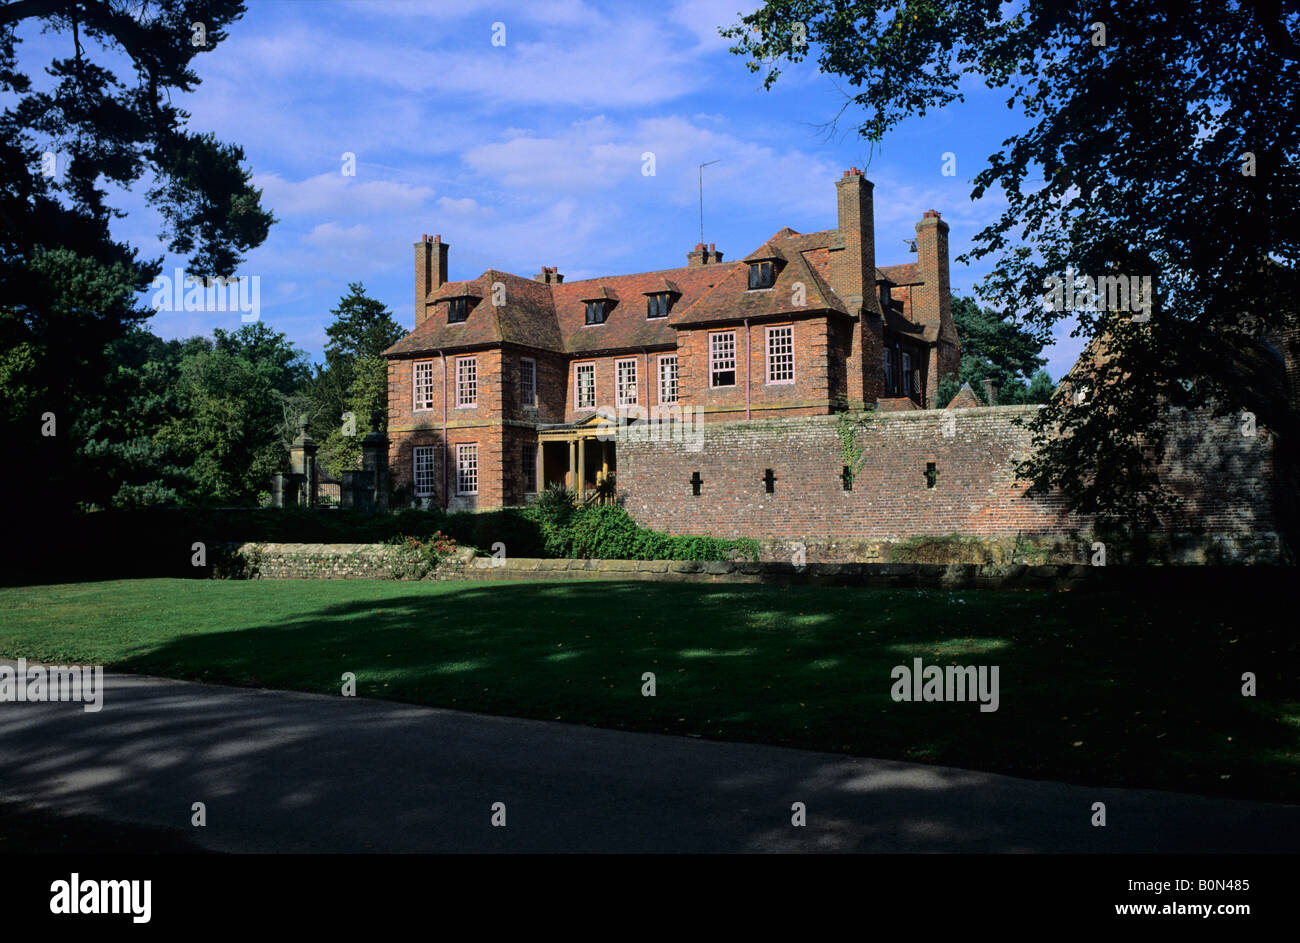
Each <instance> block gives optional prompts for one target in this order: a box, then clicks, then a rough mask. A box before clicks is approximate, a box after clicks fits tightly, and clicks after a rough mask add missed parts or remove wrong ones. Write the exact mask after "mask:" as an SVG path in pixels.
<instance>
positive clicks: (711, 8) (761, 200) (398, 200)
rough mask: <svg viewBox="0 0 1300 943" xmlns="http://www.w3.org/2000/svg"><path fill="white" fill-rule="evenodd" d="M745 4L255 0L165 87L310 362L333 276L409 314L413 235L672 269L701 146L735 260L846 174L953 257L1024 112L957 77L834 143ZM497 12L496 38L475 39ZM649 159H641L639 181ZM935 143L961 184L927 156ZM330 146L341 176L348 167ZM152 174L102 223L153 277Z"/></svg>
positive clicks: (711, 209)
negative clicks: (268, 224) (917, 105)
mask: <svg viewBox="0 0 1300 943" xmlns="http://www.w3.org/2000/svg"><path fill="white" fill-rule="evenodd" d="M755 5H756V4H754V3H746V2H744V0H687V2H682V3H678V4H675V5H671V4H670V5H659V4H643V3H587V2H582V0H553V2H546V0H531V2H522V3H502V2H492V3H481V2H477V0H460V2H456V3H449V2H435V3H428V2H424V0H363V2H349V0H252V2H251V3H250V4H249V7H250V9H249V10H248V12H247V13H246V14H245V16H244V17H243V18H242V19H241V20H239V21H237V22H236V23H235V24H234V25H233V26H231V27H230V29H229V34H230V35H229V38H228V39H227V40H226V41H224V42H223V43H222V44H221V45H220V46H218V47H217V48H216V49H214V50H213V51H212V52H211V53H208V54H206V55H202V56H199V57H197V58H196V60H195V68H196V70H197V71H198V73H199V75H200V77H201V78H202V80H203V82H202V85H201V86H200V87H199V88H198V89H197V90H196V91H195V92H194V93H193V94H190V95H184V96H179V97H176V98H174V99H173V100H174V101H176V102H177V103H178V104H180V105H182V107H184V108H186V109H187V110H188V111H189V112H190V113H191V115H192V117H191V119H190V126H191V127H192V128H193V129H195V130H199V131H213V132H215V133H216V134H217V135H218V137H219V138H220V139H222V140H224V141H228V142H233V143H238V144H240V145H242V146H243V148H244V150H245V153H246V156H247V159H248V165H249V167H250V168H251V170H252V172H253V175H254V181H255V183H256V185H257V186H259V187H261V188H262V190H263V197H264V199H263V203H264V205H266V206H267V207H269V208H270V209H271V210H272V211H273V212H274V213H275V215H276V217H277V218H278V219H279V222H278V223H277V224H276V225H275V226H274V227H273V228H272V230H271V234H270V237H269V238H268V239H267V241H266V242H265V243H264V244H263V245H262V246H261V247H259V248H258V249H256V250H254V251H253V252H251V253H249V255H248V257H247V259H246V260H245V262H244V264H243V265H242V266H240V268H239V270H238V274H241V275H258V276H260V278H261V306H262V316H261V317H262V320H263V321H264V322H266V323H267V324H268V325H270V326H271V327H273V328H275V329H276V330H279V331H283V332H284V333H285V334H287V335H288V336H289V337H290V339H292V340H293V341H294V342H295V343H296V344H298V345H299V346H300V347H302V348H303V349H304V350H306V351H307V352H308V354H309V355H310V356H311V357H312V358H313V359H317V360H318V359H321V348H322V346H323V344H324V341H325V333H324V331H325V327H326V325H327V324H328V323H329V322H330V320H331V316H330V314H329V309H330V308H332V307H334V305H335V304H336V303H337V301H338V299H339V297H340V295H342V294H343V293H344V292H345V291H346V287H347V283H348V282H350V281H361V282H363V283H364V284H365V286H366V289H367V291H368V293H369V294H371V295H372V296H374V297H376V298H379V299H380V300H382V301H383V302H384V303H385V304H387V305H388V306H389V307H390V308H391V309H392V310H393V313H394V315H395V316H396V317H397V319H398V321H399V322H401V323H402V324H404V325H406V326H408V327H410V326H411V325H412V324H413V320H414V314H413V296H412V292H413V284H412V278H413V262H412V243H414V242H416V241H418V240H419V238H420V236H421V234H423V233H429V234H434V233H440V234H441V235H442V238H443V241H444V242H447V243H449V244H450V246H451V249H450V268H451V277H452V278H453V279H462V278H470V277H473V276H476V275H478V274H479V273H480V272H482V271H483V270H484V269H486V268H488V267H493V268H500V269H504V270H507V271H512V272H516V273H518V274H520V275H525V276H531V275H533V274H534V273H536V272H538V271H539V270H540V267H541V266H543V265H554V266H557V267H558V268H559V270H560V272H561V273H563V274H564V275H565V277H566V278H569V279H577V278H582V277H589V276H593V275H600V274H611V275H612V274H620V273H625V272H634V271H646V270H653V269H659V268H670V267H674V266H678V265H683V264H685V260H686V253H687V252H688V251H689V250H690V249H691V248H692V247H693V246H694V245H695V243H696V242H698V241H699V225H700V223H699V202H698V201H699V194H698V176H697V169H696V168H697V165H698V164H700V163H702V162H704V161H711V160H716V161H718V163H716V164H714V165H712V166H710V167H708V168H706V169H705V172H704V173H705V190H704V229H705V232H704V235H705V241H706V242H713V243H716V245H717V247H718V248H719V249H720V250H721V251H723V252H724V253H725V257H726V258H729V259H730V258H739V257H743V256H744V255H745V254H747V253H748V252H750V251H751V250H752V249H754V248H757V247H758V246H759V245H760V244H761V243H762V242H763V240H765V239H766V238H767V237H768V236H770V235H771V234H772V233H774V232H775V231H776V230H778V229H780V228H781V227H782V226H791V227H792V228H794V229H796V230H799V231H801V232H810V231H813V230H818V229H825V228H828V227H832V226H834V225H835V190H834V181H835V178H836V177H837V176H839V174H840V173H841V171H842V170H844V169H845V168H848V167H850V166H858V167H862V168H864V169H865V170H866V173H867V176H868V177H869V178H870V179H871V180H872V181H873V182H874V183H875V214H876V245H877V264H879V265H890V264H897V263H901V262H907V261H910V260H911V259H912V258H914V256H913V255H911V254H910V253H909V251H908V249H907V246H906V245H905V244H904V241H903V240H904V239H907V238H911V237H912V236H913V234H914V232H913V224H914V223H915V222H916V221H917V220H918V219H920V218H921V214H922V212H923V211H925V210H927V209H936V210H938V211H939V212H940V213H941V214H942V216H943V218H944V219H945V220H946V221H947V222H948V223H949V225H950V226H951V234H950V238H951V249H952V257H953V258H954V259H955V258H956V256H958V255H959V254H961V253H962V252H963V251H965V250H966V249H967V248H968V247H969V245H970V240H971V237H972V236H973V235H974V234H975V233H976V232H977V231H978V230H979V229H980V228H982V227H983V226H984V225H986V224H987V223H988V222H990V221H991V220H992V219H994V218H995V217H996V215H997V214H998V213H999V212H1000V211H1001V210H1002V208H1003V207H1004V205H1005V204H1004V201H1003V199H1001V198H1000V196H999V194H997V193H990V194H988V195H986V196H985V198H984V199H982V200H981V201H979V202H972V201H971V199H970V191H971V185H970V181H971V179H972V178H973V177H974V175H975V174H976V173H977V172H978V171H979V170H980V169H981V168H982V166H983V165H984V161H985V159H986V158H987V157H988V156H989V155H990V154H992V153H993V152H994V151H995V150H997V148H998V146H999V145H1000V143H1001V141H1002V140H1003V139H1004V138H1006V137H1007V136H1008V135H1009V134H1010V133H1013V132H1014V131H1016V130H1018V128H1019V125H1018V123H1017V122H1018V121H1021V120H1023V119H1020V118H1018V116H1017V115H1016V113H1014V112H1012V111H1009V110H1008V109H1007V107H1006V104H1005V98H1006V95H1005V93H1004V92H990V91H989V90H987V89H985V88H984V87H983V85H982V84H981V83H979V82H978V81H971V82H968V83H965V84H964V86H963V91H965V92H966V95H967V100H966V102H965V103H959V104H954V105H952V106H950V107H948V108H945V109H942V110H938V111H932V112H930V113H929V114H927V115H926V116H925V117H924V118H916V119H912V120H909V121H908V122H906V123H904V124H903V125H901V126H900V127H898V128H897V129H895V130H894V131H893V132H892V133H891V134H890V135H889V136H888V137H887V138H886V140H885V141H884V142H883V144H882V145H878V146H876V147H875V148H874V152H873V148H872V147H871V146H870V145H869V144H868V143H867V142H865V141H863V140H862V139H860V138H858V137H857V136H856V135H855V134H854V133H853V131H852V126H853V124H854V113H853V111H852V110H850V111H849V112H846V113H845V115H844V116H843V119H842V121H841V127H840V129H839V132H838V133H837V134H835V135H833V136H831V137H830V138H829V139H828V137H827V134H826V131H825V129H824V128H823V127H820V125H822V124H823V123H824V122H826V121H828V120H829V119H831V118H833V117H834V116H835V115H836V114H837V112H839V110H840V108H841V105H842V103H843V100H844V99H843V95H842V94H841V92H840V91H839V90H838V89H837V87H836V82H835V81H834V80H833V79H832V78H831V77H828V76H825V75H821V74H820V73H818V72H817V71H816V67H815V64H813V63H811V62H805V63H803V64H800V65H797V66H788V65H787V67H786V68H785V69H784V72H783V75H782V77H781V79H780V80H779V81H778V82H777V84H776V86H775V87H774V89H773V90H772V91H771V92H765V91H763V89H762V87H761V79H760V76H759V75H756V74H753V73H751V72H749V71H748V69H746V67H745V63H744V60H743V59H742V58H741V57H739V56H735V55H732V54H731V53H729V52H728V51H727V47H728V45H729V41H728V40H725V39H723V38H722V37H720V36H719V35H718V33H717V28H718V26H720V25H727V24H730V23H733V22H735V21H737V20H738V19H739V15H740V13H739V11H740V10H742V9H744V10H748V9H751V8H752V7H753V6H755ZM495 23H501V24H504V26H505V44H504V45H501V46H494V45H493V43H492V36H493V25H494V24H495ZM20 35H22V36H23V37H24V38H25V39H26V40H28V41H27V42H25V43H24V45H23V46H22V47H20V52H19V56H20V60H19V61H20V63H22V64H23V65H25V66H26V68H27V70H28V72H29V74H30V73H33V72H35V71H36V69H35V68H34V66H35V64H36V63H37V62H41V63H45V62H48V61H49V58H50V56H52V55H67V54H69V53H68V50H67V48H66V47H68V46H70V41H69V40H66V39H60V37H58V36H55V35H49V36H41V35H38V34H36V33H35V31H33V30H27V31H25V32H24V33H21V34H20ZM41 57H43V58H41ZM814 58H815V57H814ZM125 74H129V73H125ZM34 77H35V76H34ZM647 151H649V152H653V153H654V155H655V170H656V172H655V175H654V176H645V175H644V174H643V173H642V166H643V161H642V155H643V154H644V153H645V152H647ZM949 151H950V152H952V153H953V154H955V155H956V165H957V167H956V169H957V173H956V176H944V175H943V174H942V172H941V170H942V155H943V154H944V153H945V152H949ZM344 153H352V154H355V155H356V175H355V176H351V177H349V176H344V174H343V173H342V167H343V155H344ZM146 183H147V182H146ZM146 188H147V186H144V185H142V186H140V187H138V188H137V189H138V193H134V194H125V195H122V197H121V198H120V199H119V200H118V201H117V203H118V205H120V206H121V207H123V208H124V209H126V210H128V216H127V217H126V218H125V219H123V220H120V221H119V222H118V223H117V224H116V230H117V233H118V235H119V236H122V237H125V238H127V239H129V240H130V241H131V242H132V243H133V244H135V245H137V246H139V247H140V248H141V250H142V253H143V254H145V255H147V256H164V257H165V265H166V268H165V271H167V272H170V271H171V269H172V267H173V266H178V265H182V264H183V260H182V259H179V258H175V257H172V256H170V255H168V254H167V253H166V249H165V246H164V245H163V244H162V243H161V242H160V241H159V239H158V232H159V228H160V227H159V225H158V219H157V216H156V215H155V214H154V213H153V212H152V211H150V210H149V209H147V208H146V207H145V206H144V203H143V200H142V198H141V197H140V196H139V194H142V193H143V192H144V190H145V189H146ZM987 268H988V266H987V263H986V262H985V263H981V264H980V265H979V266H978V267H970V268H968V267H965V266H961V265H954V266H953V270H952V284H953V290H954V292H955V293H963V294H970V293H972V289H973V287H974V285H975V284H976V283H977V282H978V281H979V279H980V278H981V277H982V276H983V275H984V274H985V272H986V271H987ZM149 325H150V327H151V329H152V330H153V331H154V332H155V333H157V334H159V335H161V336H163V337H168V338H171V337H184V336H190V335H193V334H209V333H211V331H212V329H213V328H215V327H224V328H228V329H233V328H237V327H238V326H239V316H238V314H237V313H234V314H231V313H222V312H212V313H203V312H160V313H158V314H157V315H155V316H154V318H153V319H152V320H151V321H150V322H149ZM1080 346H1081V345H1080V344H1079V342H1078V341H1077V340H1074V339H1070V338H1068V337H1067V338H1061V339H1059V340H1058V343H1057V344H1056V345H1055V347H1053V348H1052V349H1051V350H1049V352H1048V356H1049V358H1050V360H1049V364H1048V369H1049V370H1050V372H1051V373H1052V376H1053V377H1054V378H1059V377H1060V376H1061V375H1062V374H1063V373H1064V372H1065V371H1066V370H1067V369H1068V368H1069V366H1070V365H1071V364H1072V363H1073V361H1074V359H1075V357H1076V356H1077V353H1078V350H1079V349H1080Z"/></svg>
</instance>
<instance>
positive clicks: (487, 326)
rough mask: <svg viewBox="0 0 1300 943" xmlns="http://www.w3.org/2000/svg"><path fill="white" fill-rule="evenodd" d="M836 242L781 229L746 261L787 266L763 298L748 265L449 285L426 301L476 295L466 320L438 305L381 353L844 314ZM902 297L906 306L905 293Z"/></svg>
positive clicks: (671, 341) (645, 341)
mask: <svg viewBox="0 0 1300 943" xmlns="http://www.w3.org/2000/svg"><path fill="white" fill-rule="evenodd" d="M838 236H839V231H838V230H836V229H826V230H822V231H820V232H813V233H798V232H796V231H795V230H793V229H791V228H789V227H788V226H787V227H784V228H782V229H780V230H778V231H777V232H776V233H775V234H774V235H773V236H772V238H770V239H768V240H767V241H766V242H765V243H763V245H762V246H760V247H759V248H758V249H757V250H755V251H754V252H753V253H751V254H750V255H748V256H746V257H745V258H753V259H760V258H777V259H783V260H784V262H783V264H781V265H780V266H779V268H780V271H779V272H778V274H777V280H776V284H775V285H774V286H773V287H772V288H771V289H765V290H759V291H750V290H749V284H748V271H749V266H748V265H747V264H746V263H745V262H744V261H737V262H723V263H715V264H710V265H690V266H685V267H682V268H674V269H661V270H659V271H655V272H638V273H635V274H632V275H613V276H605V277H601V278H590V279H582V280H579V281H572V282H560V283H546V282H539V281H537V280H535V279H531V278H523V277H521V276H518V275H511V274H509V273H507V272H499V271H496V270H492V269H490V270H488V271H486V272H484V273H483V274H482V275H480V276H479V277H478V278H474V279H470V280H468V281H461V282H447V283H445V284H443V285H442V286H441V287H439V288H438V289H437V290H436V291H434V292H433V293H432V294H431V295H430V298H431V300H434V301H443V300H445V299H447V298H452V297H459V296H463V295H466V294H468V295H471V296H474V297H477V298H478V299H479V300H478V301H477V302H476V303H474V304H473V306H472V308H471V309H470V312H469V316H468V317H467V318H466V320H465V321H464V322H463V323H460V324H448V323H447V309H446V306H445V305H443V304H436V305H433V306H432V307H431V308H430V312H431V314H430V316H429V317H428V319H426V320H425V321H424V323H422V324H420V325H419V326H418V327H417V328H416V329H415V330H414V331H412V332H411V333H410V334H408V335H406V336H405V337H403V338H402V339H401V340H399V341H398V342H397V343H396V344H394V345H393V346H392V347H390V348H389V349H388V350H387V351H386V352H385V353H386V354H388V355H391V356H401V355H411V354H415V353H426V352H429V351H434V350H440V349H455V348H464V347H471V346H483V345H490V344H496V343H513V344H520V345H523V346H527V347H534V348H538V349H542V350H553V351H556V352H558V353H568V354H597V353H602V352H605V351H618V350H633V349H638V348H642V347H673V346H675V345H676V343H677V337H676V332H675V328H676V327H677V326H690V325H699V324H705V323H711V322H721V321H740V320H742V319H744V318H759V317H770V316H777V315H797V314H801V313H805V312H814V311H834V312H840V313H844V314H847V312H848V308H847V306H846V305H845V304H844V302H843V301H841V300H840V298H839V297H838V296H837V295H836V294H835V291H834V290H833V289H832V288H831V287H830V247H831V246H832V245H833V244H835V242H836V240H837V238H838ZM876 277H877V278H878V279H884V280H888V281H892V282H894V283H896V284H898V285H909V284H917V283H919V279H918V278H917V277H916V264H915V263H908V264H905V265H894V266H886V267H884V268H878V269H877V270H876ZM798 281H802V282H803V283H804V286H805V292H806V302H807V303H806V305H805V306H804V307H802V308H795V307H793V306H792V305H791V304H790V300H791V295H792V286H793V285H794V283H795V282H798ZM495 282H501V283H502V284H503V285H504V286H505V288H506V303H505V304H504V305H503V306H501V307H494V306H493V305H492V297H493V296H492V285H493V283H495ZM663 291H670V292H672V293H673V294H674V295H675V296H676V298H675V300H674V303H673V307H672V310H671V311H670V312H669V314H668V317H666V318H647V317H646V304H645V296H646V295H647V294H653V293H656V292H663ZM896 293H897V294H898V295H902V296H903V297H904V303H906V295H905V293H904V291H902V290H899V291H897V292H896ZM597 298H604V299H608V300H609V301H611V302H613V303H612V304H611V305H610V306H609V310H608V313H607V315H606V319H605V323H604V324H593V325H588V324H587V323H586V301H587V300H588V299H597ZM904 313H905V314H906V313H907V309H906V308H905V309H904ZM886 317H887V321H886V323H887V324H888V325H889V326H890V327H891V328H893V329H894V330H897V331H899V332H900V333H905V334H909V335H912V336H916V337H924V339H926V340H931V339H932V338H930V337H928V336H926V335H928V334H929V333H932V332H930V331H928V329H923V328H921V327H920V326H917V325H912V324H910V322H908V321H907V319H906V317H905V316H904V315H899V314H898V313H897V312H891V313H889V314H887V316H886Z"/></svg>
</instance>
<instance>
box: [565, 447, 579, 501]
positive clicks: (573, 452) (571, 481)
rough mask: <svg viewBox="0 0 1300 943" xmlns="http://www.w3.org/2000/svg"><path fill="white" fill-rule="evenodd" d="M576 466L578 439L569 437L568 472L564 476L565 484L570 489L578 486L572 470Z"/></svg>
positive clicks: (575, 475) (572, 489) (575, 488)
mask: <svg viewBox="0 0 1300 943" xmlns="http://www.w3.org/2000/svg"><path fill="white" fill-rule="evenodd" d="M577 467H578V440H577V439H570V440H569V473H568V474H567V475H565V476H564V480H565V484H567V485H568V487H569V490H570V491H576V490H577V488H578V484H577V481H576V480H575V479H576V478H577V474H576V473H575V472H574V469H575V468H577Z"/></svg>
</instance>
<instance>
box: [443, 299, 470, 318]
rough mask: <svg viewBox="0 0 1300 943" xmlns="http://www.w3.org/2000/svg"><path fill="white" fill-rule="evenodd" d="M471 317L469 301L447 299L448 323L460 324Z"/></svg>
mask: <svg viewBox="0 0 1300 943" xmlns="http://www.w3.org/2000/svg"><path fill="white" fill-rule="evenodd" d="M468 317H469V299H468V298H465V297H461V298H448V299H447V323H448V324H460V323H461V322H463V321H464V320H465V319H466V318H468Z"/></svg>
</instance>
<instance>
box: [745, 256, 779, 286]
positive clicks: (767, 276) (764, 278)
mask: <svg viewBox="0 0 1300 943" xmlns="http://www.w3.org/2000/svg"><path fill="white" fill-rule="evenodd" d="M775 283H776V266H774V265H773V264H772V263H771V262H750V263H749V290H750V291H753V290H754V289H755V288H771V287H772V286H773V285H774V284H775Z"/></svg>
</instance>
